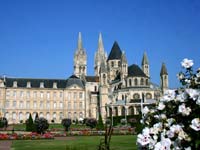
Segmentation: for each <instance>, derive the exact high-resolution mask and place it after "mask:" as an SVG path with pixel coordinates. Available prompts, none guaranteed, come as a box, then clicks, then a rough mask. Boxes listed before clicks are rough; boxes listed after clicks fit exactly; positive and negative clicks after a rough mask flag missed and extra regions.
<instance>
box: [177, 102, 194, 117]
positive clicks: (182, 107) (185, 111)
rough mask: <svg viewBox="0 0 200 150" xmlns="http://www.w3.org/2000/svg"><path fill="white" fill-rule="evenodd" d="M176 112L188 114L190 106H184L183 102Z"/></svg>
mask: <svg viewBox="0 0 200 150" xmlns="http://www.w3.org/2000/svg"><path fill="white" fill-rule="evenodd" d="M178 112H179V113H181V114H182V115H183V116H188V115H189V114H190V112H191V109H190V107H185V104H184V103H183V104H182V105H180V106H179V107H178Z"/></svg>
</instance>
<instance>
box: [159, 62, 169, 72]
mask: <svg viewBox="0 0 200 150" xmlns="http://www.w3.org/2000/svg"><path fill="white" fill-rule="evenodd" d="M160 75H168V73H167V68H166V66H165V63H162V68H161V71H160Z"/></svg>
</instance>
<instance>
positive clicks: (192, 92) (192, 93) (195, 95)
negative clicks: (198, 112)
mask: <svg viewBox="0 0 200 150" xmlns="http://www.w3.org/2000/svg"><path fill="white" fill-rule="evenodd" d="M185 91H186V92H187V93H188V94H189V96H190V98H192V99H193V100H196V99H197V98H198V97H199V95H200V92H199V90H195V89H186V90H185Z"/></svg>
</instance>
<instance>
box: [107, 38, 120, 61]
mask: <svg viewBox="0 0 200 150" xmlns="http://www.w3.org/2000/svg"><path fill="white" fill-rule="evenodd" d="M121 55H122V51H121V49H120V47H119V45H118V43H117V42H116V41H115V42H114V44H113V47H112V49H111V51H110V54H109V56H108V60H113V59H121Z"/></svg>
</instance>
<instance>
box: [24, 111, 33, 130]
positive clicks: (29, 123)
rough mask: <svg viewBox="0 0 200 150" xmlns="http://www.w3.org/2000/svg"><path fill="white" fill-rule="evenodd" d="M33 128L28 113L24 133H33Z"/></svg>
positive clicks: (31, 119)
mask: <svg viewBox="0 0 200 150" xmlns="http://www.w3.org/2000/svg"><path fill="white" fill-rule="evenodd" d="M33 128H34V124H33V118H32V116H31V113H30V114H29V118H28V120H26V131H33Z"/></svg>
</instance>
